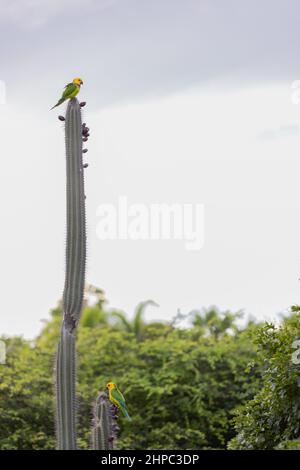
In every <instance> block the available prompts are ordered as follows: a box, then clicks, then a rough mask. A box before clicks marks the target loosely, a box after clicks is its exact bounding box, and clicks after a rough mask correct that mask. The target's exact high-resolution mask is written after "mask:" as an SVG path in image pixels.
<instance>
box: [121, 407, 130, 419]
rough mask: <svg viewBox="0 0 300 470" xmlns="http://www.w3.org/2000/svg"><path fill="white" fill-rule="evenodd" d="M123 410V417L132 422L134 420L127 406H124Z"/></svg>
mask: <svg viewBox="0 0 300 470" xmlns="http://www.w3.org/2000/svg"><path fill="white" fill-rule="evenodd" d="M121 410H122V412H123V415H124V416H125V417H126V418H127V419H128V421H132V418H131V417H130V416H129V413H128V411H127V408H126V406H122V407H121Z"/></svg>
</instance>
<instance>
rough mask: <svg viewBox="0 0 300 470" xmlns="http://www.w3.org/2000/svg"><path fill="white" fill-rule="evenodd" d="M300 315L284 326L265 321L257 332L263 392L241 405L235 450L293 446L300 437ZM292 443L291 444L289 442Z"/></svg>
mask: <svg viewBox="0 0 300 470" xmlns="http://www.w3.org/2000/svg"><path fill="white" fill-rule="evenodd" d="M299 326H300V324H299V316H298V315H296V314H293V315H292V316H291V317H290V318H286V319H284V320H283V323H282V324H281V326H280V327H275V326H274V325H272V324H269V323H267V324H265V325H264V326H263V327H262V328H261V329H260V330H259V331H258V332H257V333H256V335H255V342H256V344H257V347H258V351H259V357H258V360H259V361H260V362H261V364H262V366H263V376H262V383H261V389H260V391H259V392H258V393H257V394H256V395H255V397H254V398H253V399H252V400H251V401H250V402H249V403H247V404H246V405H245V406H243V407H242V408H240V410H239V412H238V414H237V416H236V418H235V427H236V431H237V436H236V437H235V438H234V439H233V440H232V441H231V443H230V445H229V448H231V449H274V448H281V449H283V448H286V447H285V446H289V445H291V446H293V445H296V444H295V441H294V440H295V439H299V438H300V393H299V392H300V390H299V386H300V380H299V372H300V364H296V363H293V361H292V354H293V353H294V351H295V349H294V348H293V342H294V341H295V340H297V339H300V329H299ZM289 443H290V444H289ZM292 443H293V444H292Z"/></svg>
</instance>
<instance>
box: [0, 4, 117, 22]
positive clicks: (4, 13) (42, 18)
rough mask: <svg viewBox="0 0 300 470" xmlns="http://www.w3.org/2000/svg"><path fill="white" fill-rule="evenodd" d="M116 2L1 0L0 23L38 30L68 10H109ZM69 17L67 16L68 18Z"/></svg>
mask: <svg viewBox="0 0 300 470" xmlns="http://www.w3.org/2000/svg"><path fill="white" fill-rule="evenodd" d="M115 1H116V0H99V1H97V0H85V1H84V2H82V0H11V1H9V2H8V1H6V0H0V21H2V22H10V23H17V24H18V25H19V26H21V27H24V28H26V27H31V28H37V27H40V26H43V25H44V24H45V23H46V22H47V21H48V20H50V19H51V18H53V17H55V16H56V15H57V14H60V13H65V14H66V15H67V13H68V10H69V11H72V12H73V11H74V10H76V9H88V8H89V7H94V8H97V9H99V8H100V9H102V8H107V7H109V6H111V5H113V4H114V3H115ZM66 17H67V16H66Z"/></svg>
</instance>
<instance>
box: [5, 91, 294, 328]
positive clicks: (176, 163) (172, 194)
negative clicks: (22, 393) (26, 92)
mask: <svg viewBox="0 0 300 470" xmlns="http://www.w3.org/2000/svg"><path fill="white" fill-rule="evenodd" d="M216 88H217V87H216ZM216 88H212V87H210V88H209V87H207V88H202V89H199V90H191V91H190V92H185V93H180V94H176V95H174V96H170V97H167V98H164V99H155V100H152V101H148V102H140V103H136V104H130V105H126V106H125V105H124V106H114V107H110V108H106V109H102V110H101V111H99V112H96V113H91V112H90V110H89V107H88V106H87V107H86V108H83V110H84V115H85V121H86V122H87V123H88V126H89V127H90V128H91V138H90V140H89V142H88V148H89V152H88V153H87V154H86V156H85V159H86V161H87V162H88V163H89V168H87V170H86V178H85V181H86V194H87V200H86V202H87V225H88V269H87V276H88V280H89V281H90V282H92V283H94V284H96V285H99V286H100V287H102V288H104V289H105V291H106V293H107V297H108V299H109V301H110V305H113V306H115V307H118V308H121V309H124V310H125V311H127V312H133V310H134V307H135V306H136V304H137V303H138V302H139V301H141V300H144V299H148V298H152V299H153V300H155V301H157V302H158V304H159V305H160V308H159V309H157V311H155V312H153V316H154V315H155V318H159V317H160V318H165V319H168V318H170V317H171V316H172V315H174V314H175V313H176V311H177V308H181V309H182V311H184V312H188V311H189V310H192V309H193V308H198V307H201V306H202V305H204V306H205V305H206V306H207V305H209V304H216V305H218V306H220V307H221V308H231V309H233V310H238V309H239V308H243V307H244V308H246V310H247V311H249V312H251V313H253V314H254V315H255V316H256V317H259V318H262V317H267V316H268V317H269V318H270V317H272V316H275V314H276V313H277V312H278V311H280V310H283V309H285V308H287V307H288V306H289V305H291V304H293V303H297V299H298V297H299V282H298V278H299V270H300V252H299V237H300V224H299V217H298V214H299V210H300V198H299V194H298V193H299V189H298V188H299V185H298V175H299V172H300V163H299V155H298V154H299V151H298V147H299V145H297V143H298V142H299V141H300V139H299V138H298V137H297V136H295V137H294V138H293V139H292V138H290V137H289V136H288V135H286V136H285V135H283V136H282V138H280V139H276V140H265V141H262V140H259V139H257V135H259V133H260V132H263V130H264V129H270V128H271V129H280V128H281V127H283V128H284V127H285V126H288V125H290V123H295V125H296V124H297V123H298V122H300V118H299V109H300V107H299V106H300V105H299V106H296V105H292V104H291V102H290V99H289V92H290V90H289V85H288V84H287V85H286V86H285V85H281V86H279V85H278V86H274V87H267V86H264V87H256V88H255V87H253V88H245V89H244V90H237V91H230V90H227V91H222V90H221V89H220V88H219V89H218V92H216V91H215V89H216ZM62 112H63V110H62V109H61V110H60V111H59V113H62ZM35 113H36V114H35V115H30V112H29V111H28V109H27V108H24V109H23V110H22V109H17V108H13V107H12V106H10V105H5V106H1V107H0V125H1V130H2V134H3V135H4V136H5V137H4V138H3V140H2V148H1V168H2V174H3V175H4V176H3V180H2V182H1V186H0V193H1V194H0V197H1V200H2V201H3V208H2V212H1V217H2V218H1V221H2V227H3V229H2V230H1V233H0V239H1V241H0V247H2V251H3V252H2V253H1V275H2V278H1V280H0V282H1V285H2V288H3V292H5V296H4V297H3V301H2V309H3V311H4V312H5V315H2V317H1V323H0V334H1V333H3V332H5V333H10V334H12V333H24V334H25V335H26V336H33V335H34V334H36V333H37V332H38V330H39V328H40V319H41V318H46V317H47V312H48V310H49V308H51V307H52V306H53V305H54V304H55V302H56V300H57V298H58V297H59V296H60V295H61V292H62V288H63V277H64V275H63V270H64V230H65V188H64V185H65V181H64V178H65V174H64V172H65V162H64V137H63V132H62V130H61V127H62V126H61V124H60V123H59V121H57V119H56V118H55V115H54V114H52V113H48V111H44V110H40V111H39V112H38V111H36V112H35ZM45 113H47V114H45ZM119 195H126V196H127V198H128V202H129V203H140V202H141V203H144V204H149V203H159V202H166V203H174V202H175V203H177V202H179V203H181V202H197V203H198V202H200V203H204V204H205V243H204V246H203V248H202V249H201V250H200V251H199V252H193V253H192V252H188V251H185V250H183V246H182V243H181V241H178V242H176V241H172V240H171V241H157V242H151V241H145V242H142V241H138V242H133V241H130V240H129V241H111V242H110V241H100V240H99V239H98V238H97V234H96V228H97V223H98V217H97V207H98V206H99V204H101V203H107V202H108V203H110V202H112V203H114V202H116V201H117V200H118V197H119ZM16 292H17V295H16ZM149 315H150V312H149ZM151 315H152V312H151ZM148 318H149V317H148Z"/></svg>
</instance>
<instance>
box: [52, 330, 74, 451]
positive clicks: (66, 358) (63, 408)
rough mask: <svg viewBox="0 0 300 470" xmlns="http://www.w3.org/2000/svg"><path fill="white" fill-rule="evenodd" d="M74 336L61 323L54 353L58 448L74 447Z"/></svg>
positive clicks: (67, 448)
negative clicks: (56, 348)
mask: <svg viewBox="0 0 300 470" xmlns="http://www.w3.org/2000/svg"><path fill="white" fill-rule="evenodd" d="M75 362H76V354H75V337H74V335H73V334H72V333H70V332H69V331H68V330H67V329H66V328H65V326H64V325H62V331H61V338H60V342H59V344H58V350H57V355H56V433H57V448H58V450H70V449H76V423H75V370H76V369H75V367H76V364H75Z"/></svg>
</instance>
